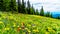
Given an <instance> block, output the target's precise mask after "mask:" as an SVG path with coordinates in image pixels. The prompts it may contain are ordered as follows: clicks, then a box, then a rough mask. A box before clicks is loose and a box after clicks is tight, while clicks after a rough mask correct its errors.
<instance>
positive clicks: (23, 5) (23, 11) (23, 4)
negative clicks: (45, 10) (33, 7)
mask: <svg viewBox="0 0 60 34" xmlns="http://www.w3.org/2000/svg"><path fill="white" fill-rule="evenodd" d="M25 5H26V4H25V2H24V0H22V13H26V12H25Z"/></svg>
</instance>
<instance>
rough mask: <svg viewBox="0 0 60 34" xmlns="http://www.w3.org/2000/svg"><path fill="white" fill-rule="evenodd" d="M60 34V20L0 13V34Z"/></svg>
mask: <svg viewBox="0 0 60 34" xmlns="http://www.w3.org/2000/svg"><path fill="white" fill-rule="evenodd" d="M57 33H59V34H60V20H58V19H53V18H48V17H43V16H37V15H28V14H12V13H7V12H0V34H57Z"/></svg>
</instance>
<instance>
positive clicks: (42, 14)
mask: <svg viewBox="0 0 60 34" xmlns="http://www.w3.org/2000/svg"><path fill="white" fill-rule="evenodd" d="M40 15H41V16H44V10H43V6H42V8H41V11H40Z"/></svg>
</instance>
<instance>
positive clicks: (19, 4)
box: [18, 0, 22, 13]
mask: <svg viewBox="0 0 60 34" xmlns="http://www.w3.org/2000/svg"><path fill="white" fill-rule="evenodd" d="M21 6H22V5H21V0H18V12H19V13H22V9H21V8H22V7H21Z"/></svg>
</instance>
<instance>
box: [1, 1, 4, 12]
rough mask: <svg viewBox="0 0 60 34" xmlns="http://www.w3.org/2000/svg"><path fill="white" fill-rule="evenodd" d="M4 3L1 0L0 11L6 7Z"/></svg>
mask: <svg viewBox="0 0 60 34" xmlns="http://www.w3.org/2000/svg"><path fill="white" fill-rule="evenodd" d="M3 3H4V2H3V0H0V11H3V8H4V7H3Z"/></svg>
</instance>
